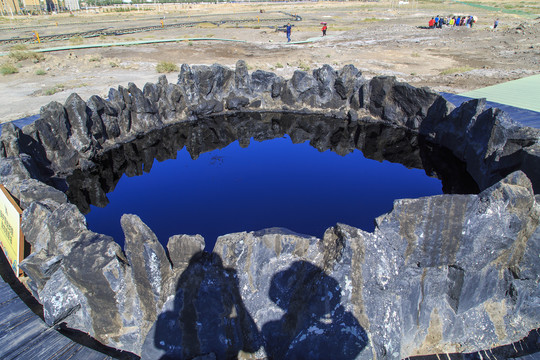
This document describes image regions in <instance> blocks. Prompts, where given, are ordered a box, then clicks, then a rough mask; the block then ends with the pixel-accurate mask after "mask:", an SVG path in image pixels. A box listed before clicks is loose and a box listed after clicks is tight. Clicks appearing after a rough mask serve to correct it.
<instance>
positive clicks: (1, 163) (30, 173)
mask: <svg viewBox="0 0 540 360" xmlns="http://www.w3.org/2000/svg"><path fill="white" fill-rule="evenodd" d="M0 178H1V179H2V184H3V185H4V186H5V187H6V188H7V189H8V190H10V191H15V186H16V184H18V183H21V182H22V181H24V180H27V179H38V180H43V176H42V174H41V171H40V169H39V168H38V165H37V164H36V162H35V161H34V159H33V158H32V157H31V156H30V155H27V154H21V155H20V156H18V157H9V158H0Z"/></svg>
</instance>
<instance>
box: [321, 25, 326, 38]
mask: <svg viewBox="0 0 540 360" xmlns="http://www.w3.org/2000/svg"><path fill="white" fill-rule="evenodd" d="M326 29H327V26H326V23H323V27H322V36H326Z"/></svg>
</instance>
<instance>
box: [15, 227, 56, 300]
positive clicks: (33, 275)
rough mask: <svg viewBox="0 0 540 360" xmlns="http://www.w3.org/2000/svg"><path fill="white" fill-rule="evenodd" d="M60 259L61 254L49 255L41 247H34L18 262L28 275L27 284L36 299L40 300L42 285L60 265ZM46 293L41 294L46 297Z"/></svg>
mask: <svg viewBox="0 0 540 360" xmlns="http://www.w3.org/2000/svg"><path fill="white" fill-rule="evenodd" d="M28 236H30V235H28ZM61 260H62V255H54V256H51V255H49V254H47V251H46V250H44V249H43V248H42V249H34V250H33V252H32V254H30V256H28V257H27V258H25V259H24V260H23V261H21V263H20V264H19V266H20V268H21V269H22V270H23V271H24V273H25V274H26V275H27V276H28V278H29V281H28V282H27V284H28V286H29V288H30V290H31V291H32V294H33V295H34V297H35V298H36V299H37V300H38V301H41V300H40V296H39V294H40V293H41V292H42V291H43V287H44V286H45V284H46V283H47V281H49V279H50V278H51V275H52V274H54V273H55V272H56V270H57V269H58V267H59V266H60V261H61ZM48 295H49V294H44V295H43V296H44V297H47V296H48ZM44 300H45V299H44Z"/></svg>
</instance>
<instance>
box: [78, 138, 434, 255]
mask: <svg viewBox="0 0 540 360" xmlns="http://www.w3.org/2000/svg"><path fill="white" fill-rule="evenodd" d="M436 194H442V185H441V181H440V180H439V179H435V178H430V177H428V176H426V174H425V172H424V171H423V170H419V169H407V168H406V167H404V166H403V165H401V164H395V163H390V162H388V161H384V162H382V163H380V162H377V161H375V160H369V159H366V158H365V157H364V156H363V154H362V152H361V151H359V150H355V151H354V152H353V153H350V154H348V155H346V156H340V155H337V154H336V153H333V152H330V151H325V152H323V153H320V152H319V151H318V150H317V149H315V148H313V147H311V146H310V145H309V143H307V142H305V143H302V144H293V143H292V142H291V140H290V138H289V137H288V136H286V137H283V138H277V139H273V140H267V141H264V142H256V141H253V140H252V141H251V144H250V145H249V147H248V148H241V147H240V145H239V143H238V141H236V142H234V143H232V144H231V145H229V146H227V147H226V148H224V149H220V150H214V151H211V152H208V153H204V154H201V155H200V156H199V158H198V159H197V160H192V159H191V157H190V155H189V154H188V152H187V151H186V150H185V149H182V150H180V151H179V152H178V157H177V159H175V160H166V161H164V162H161V163H154V164H153V166H152V171H151V173H145V174H144V175H142V176H135V177H130V178H128V177H127V176H126V175H123V176H122V178H121V179H120V181H119V182H118V184H117V186H116V188H115V190H114V191H113V192H111V193H109V194H108V195H107V197H108V198H109V200H110V203H109V204H108V205H107V206H106V207H104V208H98V207H95V206H92V207H91V209H92V210H91V211H90V213H89V214H87V215H86V218H87V221H88V226H89V228H90V229H91V230H93V231H96V232H99V233H103V234H107V235H111V236H113V237H114V238H115V240H116V241H117V242H118V243H120V244H121V245H123V243H124V235H123V232H122V229H121V227H120V217H121V216H122V214H125V213H128V214H136V215H138V216H139V217H140V218H141V219H142V220H143V221H144V222H145V223H146V224H147V225H148V226H149V227H150V228H151V229H152V230H153V231H154V232H155V233H156V235H157V237H158V239H159V241H160V242H161V243H162V244H164V245H165V244H166V243H167V241H168V238H169V237H170V236H172V235H175V234H201V235H202V236H204V238H205V241H206V250H211V249H212V248H213V247H214V244H215V241H216V238H217V237H218V236H220V235H223V234H227V233H232V232H239V231H255V230H261V229H264V228H268V227H275V226H277V227H285V228H288V229H290V230H293V231H295V232H298V233H303V234H310V235H314V236H317V237H322V235H323V234H324V231H325V230H326V229H327V228H328V227H330V226H333V225H335V224H336V223H337V222H340V223H345V224H348V225H352V226H355V227H358V228H361V229H363V230H366V231H373V229H374V219H375V218H376V217H377V216H380V215H382V214H384V213H386V212H388V211H390V210H391V209H392V204H393V201H394V200H395V199H401V198H417V197H421V196H430V195H436Z"/></svg>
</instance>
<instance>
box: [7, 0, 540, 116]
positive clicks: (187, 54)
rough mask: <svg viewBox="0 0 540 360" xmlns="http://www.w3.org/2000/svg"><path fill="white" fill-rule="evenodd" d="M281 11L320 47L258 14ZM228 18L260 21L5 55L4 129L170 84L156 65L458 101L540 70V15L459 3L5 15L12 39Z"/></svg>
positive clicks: (52, 44)
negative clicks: (442, 94) (243, 66)
mask: <svg viewBox="0 0 540 360" xmlns="http://www.w3.org/2000/svg"><path fill="white" fill-rule="evenodd" d="M477 2H482V0H479V1H477ZM501 3H508V4H513V3H516V4H517V3H518V1H514V0H502V1H501ZM520 3H521V4H523V3H524V2H523V1H522V2H520ZM530 3H532V4H534V3H535V2H530ZM536 3H537V2H536ZM261 10H263V12H261ZM102 11H103V10H102ZM278 11H285V12H287V13H292V14H298V15H300V16H302V18H303V20H302V21H298V22H294V21H293V22H291V23H293V24H294V25H295V26H294V28H293V34H292V37H293V41H302V40H308V39H312V40H313V41H311V42H308V43H302V44H287V43H286V37H285V34H284V33H282V32H276V31H275V29H274V28H273V27H275V26H276V25H284V24H285V23H286V20H281V21H268V22H267V21H261V22H260V23H258V22H257V17H259V19H261V20H265V19H272V18H285V16H284V15H283V14H281V13H278ZM529 11H531V10H530V9H529ZM532 12H536V14H538V13H539V12H540V6H536V7H535V6H532ZM437 14H440V15H443V16H446V15H450V14H461V15H469V14H471V15H476V16H478V22H477V23H476V24H475V25H474V27H473V28H472V29H469V28H466V27H461V28H449V27H443V28H442V29H425V28H422V27H425V26H426V25H427V22H428V20H429V19H430V18H431V17H432V16H435V15H437ZM496 18H499V19H500V25H499V27H498V28H497V29H496V30H493V29H492V28H491V27H492V25H493V21H494V20H495V19H496ZM222 19H251V20H252V21H251V22H248V23H240V24H234V23H225V24H221V25H220V26H217V25H215V24H212V23H202V24H199V25H197V26H193V27H180V28H174V29H169V30H161V29H160V30H156V31H152V32H141V33H136V34H131V35H123V36H101V37H96V38H91V39H84V40H82V44H94V43H95V44H106V43H114V42H125V41H139V40H159V39H188V38H209V39H211V40H203V41H187V40H186V41H179V42H170V43H160V44H145V45H136V46H121V47H120V46H118V47H105V48H93V49H79V50H67V51H55V52H47V53H45V54H44V57H43V58H42V59H39V61H38V60H36V59H27V60H20V61H17V60H15V59H14V58H13V57H10V56H8V55H5V56H1V57H0V63H11V64H14V65H15V66H16V67H17V68H18V73H15V74H10V75H0V105H1V106H0V122H5V121H10V120H14V119H18V118H22V117H25V116H29V115H33V114H37V113H39V109H40V107H41V106H43V105H46V104H47V103H49V102H51V101H59V102H61V103H63V102H64V101H65V100H66V99H67V97H68V96H69V94H71V93H72V92H77V93H78V94H79V95H80V96H81V97H82V98H83V99H87V98H88V97H90V96H91V95H95V94H97V95H100V96H103V97H106V96H107V93H108V90H109V88H111V87H117V86H119V85H122V86H126V85H127V84H128V82H134V83H135V84H137V85H138V86H140V87H142V86H143V85H144V84H145V83H146V82H156V81H157V79H158V77H159V76H160V74H159V73H158V72H157V71H156V65H157V64H158V63H160V62H163V61H167V62H172V63H175V64H176V65H178V66H180V65H181V64H183V63H186V64H189V65H195V64H208V65H210V64H213V63H220V64H224V65H227V66H230V67H234V65H235V63H236V61H237V60H239V59H243V60H245V61H246V62H247V64H248V67H249V69H251V70H252V71H254V70H256V69H262V70H268V71H273V72H275V73H277V74H278V75H281V76H283V77H285V78H288V77H290V76H291V75H292V73H293V72H294V71H295V70H298V69H301V70H305V71H306V70H313V69H315V68H318V67H320V66H322V65H323V64H330V65H331V66H332V67H333V68H334V69H340V68H341V67H343V66H344V65H346V64H353V65H354V66H356V67H357V68H359V69H360V70H361V71H362V72H363V74H364V75H365V76H366V77H372V76H376V75H393V76H396V77H397V78H398V80H401V81H406V82H409V83H411V84H413V85H415V86H428V87H431V88H433V89H434V90H436V91H446V92H452V93H462V92H465V91H468V90H474V89H477V88H482V87H485V86H489V85H494V84H497V83H500V82H505V81H508V80H514V79H518V78H522V77H525V76H529V75H534V74H538V73H540V18H539V17H535V16H525V15H514V14H504V13H502V12H495V11H493V10H486V9H480V8H475V7H470V6H467V5H462V4H457V3H455V2H453V1H427V0H426V1H414V2H412V1H411V2H410V3H409V4H403V5H397V1H380V2H317V3H279V4H272V3H257V4H223V3H222V4H205V5H187V4H184V5H169V6H167V7H165V8H164V7H159V9H157V10H156V9H154V10H152V11H145V10H143V11H132V12H129V13H118V12H115V13H99V14H94V13H86V12H79V13H77V14H75V16H69V15H68V14H58V15H43V16H34V17H31V18H26V17H19V18H17V17H16V18H14V19H11V18H0V34H1V35H0V38H2V39H7V38H11V37H17V36H20V37H28V36H31V33H32V31H33V30H34V29H35V30H37V31H39V34H41V35H50V34H54V33H72V32H76V31H88V30H91V29H102V28H127V27H137V26H146V25H159V24H160V21H161V20H163V21H164V23H165V24H173V23H182V22H187V21H203V20H208V21H219V20H222ZM322 21H325V22H328V36H327V37H325V38H323V37H321V31H320V23H321V22H322ZM57 24H58V25H57ZM219 39H229V40H240V41H245V42H239V41H222V40H219ZM76 40H77V39H73V38H72V39H71V40H66V41H60V42H59V41H55V42H46V43H42V44H39V45H38V44H36V45H27V47H28V49H34V48H41V49H45V48H51V47H58V46H70V45H76V43H77V41H76ZM80 41H81V39H79V42H80ZM10 50H11V51H12V50H13V45H0V52H2V53H4V54H7V53H8V52H9V51H10ZM38 73H39V74H40V75H38ZM166 75H167V78H168V80H169V82H176V78H177V75H178V71H175V72H171V73H168V74H166Z"/></svg>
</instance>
